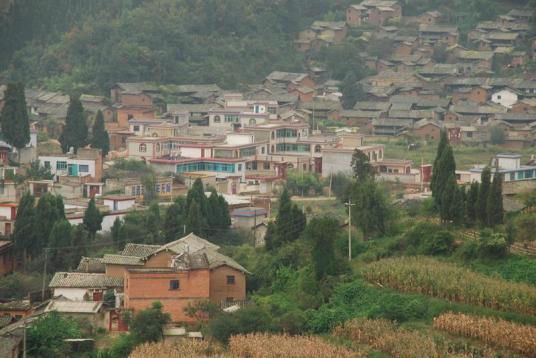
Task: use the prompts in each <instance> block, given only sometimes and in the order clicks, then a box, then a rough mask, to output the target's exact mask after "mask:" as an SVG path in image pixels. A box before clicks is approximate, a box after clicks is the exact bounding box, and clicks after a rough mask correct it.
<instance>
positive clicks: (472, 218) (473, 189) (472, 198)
mask: <svg viewBox="0 0 536 358" xmlns="http://www.w3.org/2000/svg"><path fill="white" fill-rule="evenodd" d="M479 188H480V185H479V184H478V182H476V181H475V182H472V183H471V186H470V187H469V191H468V192H467V200H466V206H465V211H466V213H467V220H468V223H469V224H474V223H476V222H477V221H478V191H479Z"/></svg>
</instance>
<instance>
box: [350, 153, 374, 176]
mask: <svg viewBox="0 0 536 358" xmlns="http://www.w3.org/2000/svg"><path fill="white" fill-rule="evenodd" d="M351 166H352V171H353V173H354V177H355V178H356V179H358V180H367V179H370V178H374V168H373V167H372V165H371V164H370V160H369V157H368V155H366V154H365V153H363V152H362V151H361V150H359V149H356V150H354V154H352V163H351Z"/></svg>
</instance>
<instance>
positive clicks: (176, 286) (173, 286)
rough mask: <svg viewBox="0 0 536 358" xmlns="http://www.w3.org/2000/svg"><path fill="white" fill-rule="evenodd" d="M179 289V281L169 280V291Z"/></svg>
mask: <svg viewBox="0 0 536 358" xmlns="http://www.w3.org/2000/svg"><path fill="white" fill-rule="evenodd" d="M180 289H181V282H180V280H179V279H176V280H169V290H170V291H178V290H180Z"/></svg>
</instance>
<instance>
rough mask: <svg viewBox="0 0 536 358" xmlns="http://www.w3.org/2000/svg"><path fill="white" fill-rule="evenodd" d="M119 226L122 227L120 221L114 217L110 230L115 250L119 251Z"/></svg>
mask: <svg viewBox="0 0 536 358" xmlns="http://www.w3.org/2000/svg"><path fill="white" fill-rule="evenodd" d="M121 226H123V223H122V221H121V219H120V218H119V217H116V218H115V220H114V223H113V225H112V228H111V229H110V232H111V235H112V241H113V243H114V246H115V248H116V249H119V248H120V247H121V234H120V233H121Z"/></svg>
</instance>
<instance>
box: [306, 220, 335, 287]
mask: <svg viewBox="0 0 536 358" xmlns="http://www.w3.org/2000/svg"><path fill="white" fill-rule="evenodd" d="M339 231H340V228H339V224H338V222H337V220H335V219H332V218H329V217H324V218H320V219H317V218H314V219H312V220H311V222H310V223H309V224H308V225H307V229H306V233H307V235H306V237H307V238H308V239H309V240H311V241H312V243H311V245H312V253H311V254H312V255H311V256H312V261H313V268H314V271H315V277H316V279H317V280H318V281H320V280H322V279H324V278H325V277H327V276H334V275H336V274H337V273H338V272H337V271H338V266H339V265H338V260H337V257H336V254H335V242H334V241H335V240H334V239H335V238H336V237H337V233H338V232H339Z"/></svg>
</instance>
